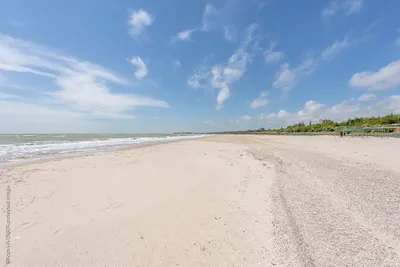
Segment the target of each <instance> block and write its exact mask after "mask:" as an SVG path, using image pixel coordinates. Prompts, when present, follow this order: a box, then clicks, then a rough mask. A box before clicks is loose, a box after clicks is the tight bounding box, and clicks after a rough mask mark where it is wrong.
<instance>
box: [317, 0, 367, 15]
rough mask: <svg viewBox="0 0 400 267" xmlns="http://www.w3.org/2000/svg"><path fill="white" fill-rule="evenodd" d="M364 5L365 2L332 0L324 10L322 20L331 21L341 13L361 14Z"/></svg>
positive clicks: (360, 0) (361, 0) (358, 0)
mask: <svg viewBox="0 0 400 267" xmlns="http://www.w3.org/2000/svg"><path fill="white" fill-rule="evenodd" d="M363 5H364V0H331V1H330V3H329V5H328V6H326V7H325V8H324V9H323V10H322V14H321V16H322V18H323V19H330V18H331V17H333V16H335V15H336V14H337V13H339V12H343V13H345V14H346V15H351V14H355V13H357V12H359V11H360V10H361V9H362V7H363Z"/></svg>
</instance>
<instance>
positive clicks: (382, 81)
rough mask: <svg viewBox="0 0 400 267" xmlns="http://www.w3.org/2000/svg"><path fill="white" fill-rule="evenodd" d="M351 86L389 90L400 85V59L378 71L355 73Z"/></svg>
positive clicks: (350, 82)
mask: <svg viewBox="0 0 400 267" xmlns="http://www.w3.org/2000/svg"><path fill="white" fill-rule="evenodd" d="M349 84H350V86H351V87H356V88H364V89H367V90H371V91H373V90H376V91H379V90H387V89H394V88H399V87H400V60H399V61H394V62H392V63H390V64H388V65H387V66H385V67H382V68H381V69H379V70H378V71H376V72H373V71H363V72H358V73H355V74H353V76H352V77H351V79H350V81H349Z"/></svg>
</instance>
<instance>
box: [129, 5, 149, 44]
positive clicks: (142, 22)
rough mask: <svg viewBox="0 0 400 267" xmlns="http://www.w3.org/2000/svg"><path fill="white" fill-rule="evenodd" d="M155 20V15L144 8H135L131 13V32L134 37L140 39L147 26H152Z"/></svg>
mask: <svg viewBox="0 0 400 267" xmlns="http://www.w3.org/2000/svg"><path fill="white" fill-rule="evenodd" d="M153 22H154V17H153V16H152V15H151V14H150V13H148V12H147V11H145V10H143V9H139V10H133V11H131V13H130V15H129V21H128V23H129V34H130V35H131V36H132V37H133V38H134V39H139V38H140V37H141V36H142V35H143V33H144V31H145V29H146V27H148V26H151V25H152V24H153Z"/></svg>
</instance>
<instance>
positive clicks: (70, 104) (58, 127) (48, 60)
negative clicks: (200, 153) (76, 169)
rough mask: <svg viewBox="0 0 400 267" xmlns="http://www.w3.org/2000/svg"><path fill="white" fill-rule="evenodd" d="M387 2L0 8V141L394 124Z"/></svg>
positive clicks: (390, 5) (396, 83) (396, 20)
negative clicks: (330, 123)
mask: <svg viewBox="0 0 400 267" xmlns="http://www.w3.org/2000/svg"><path fill="white" fill-rule="evenodd" d="M398 10H400V2H399V1H395V0H310V1H294V0H291V1H289V0H279V1H278V0H248V1H243V0H242V1H240V0H218V1H217V0H215V1H200V0H199V1H186V0H169V1H161V0H159V1H144V0H140V1H132V0H130V1H124V0H121V1H107V0H96V1H94V0H86V1H82V0H79V1H78V0H70V1H51V0H41V1H27V0H25V1H23V0H0V133H24V132H25V133H27V132H29V133H41V132H174V131H220V130H235V129H248V128H258V127H265V128H272V127H273V128H275V127H280V126H282V125H288V124H292V123H296V122H300V121H304V122H308V121H313V122H316V121H318V120H319V119H321V118H329V119H334V120H344V119H347V118H348V117H354V116H374V115H384V114H387V113H391V112H393V113H400V16H398Z"/></svg>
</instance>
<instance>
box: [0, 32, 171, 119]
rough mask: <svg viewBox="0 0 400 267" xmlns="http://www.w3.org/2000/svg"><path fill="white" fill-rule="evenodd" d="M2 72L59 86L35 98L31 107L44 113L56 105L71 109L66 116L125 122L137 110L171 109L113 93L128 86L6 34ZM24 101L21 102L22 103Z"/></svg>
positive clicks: (1, 39)
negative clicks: (77, 114) (133, 110)
mask: <svg viewBox="0 0 400 267" xmlns="http://www.w3.org/2000/svg"><path fill="white" fill-rule="evenodd" d="M0 70H5V71H7V72H14V73H19V75H25V74H34V75H38V76H41V77H43V78H47V79H50V80H51V81H52V82H53V83H54V84H55V85H56V87H54V88H52V89H49V90H47V91H42V92H41V94H40V95H37V96H36V97H37V98H36V99H35V104H30V105H38V107H37V108H38V109H40V110H42V111H46V110H51V111H52V112H55V110H56V108H54V107H53V106H52V107H51V108H49V107H48V106H49V105H57V107H59V108H63V109H65V110H69V111H68V112H64V113H63V114H72V113H73V114H75V113H79V114H81V115H82V116H84V117H86V118H93V117H96V118H110V119H117V118H125V119H126V118H132V117H133V116H132V115H130V113H129V111H131V110H132V109H133V108H135V107H140V106H148V107H163V108H166V107H169V105H168V103H166V102H164V101H162V100H157V99H153V98H151V97H147V96H141V95H135V94H126V93H124V94H122V93H114V92H113V89H112V86H113V85H114V86H126V84H127V82H126V81H125V79H123V78H121V77H120V76H119V75H117V74H115V73H113V72H112V71H110V70H108V69H106V68H104V67H102V66H99V65H96V64H93V63H90V62H87V61H79V60H77V59H75V58H73V57H70V56H68V55H65V54H62V53H60V52H56V51H54V50H52V49H48V48H46V47H42V46H39V45H36V44H33V43H30V42H27V41H23V40H20V39H16V38H12V37H8V36H3V35H0ZM22 77H23V76H22ZM24 101H25V100H23V99H22V100H21V101H20V102H21V103H22V104H23V103H24ZM18 103H19V102H16V101H14V102H10V103H8V105H9V106H10V108H11V107H12V106H14V107H17V106H18V105H20V104H18ZM22 104H21V105H22ZM40 105H44V106H42V107H41V106H40ZM25 106H26V105H25ZM1 112H4V110H3V109H2V110H1Z"/></svg>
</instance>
